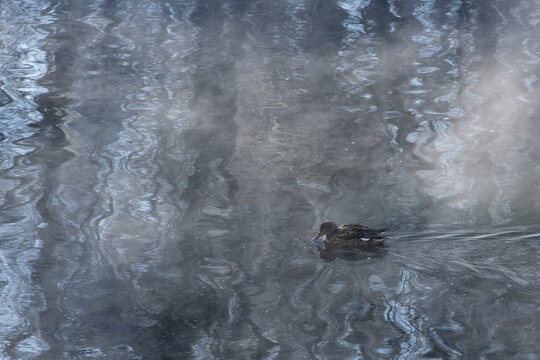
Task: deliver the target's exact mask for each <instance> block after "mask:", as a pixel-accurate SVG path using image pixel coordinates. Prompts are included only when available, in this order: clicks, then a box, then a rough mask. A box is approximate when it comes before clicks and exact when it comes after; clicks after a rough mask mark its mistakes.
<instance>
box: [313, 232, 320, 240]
mask: <svg viewBox="0 0 540 360" xmlns="http://www.w3.org/2000/svg"><path fill="white" fill-rule="evenodd" d="M321 236H322V233H319V234H317V236H315V237H314V238H313V240H311V241H316V240H317V239H318V238H320V237H321Z"/></svg>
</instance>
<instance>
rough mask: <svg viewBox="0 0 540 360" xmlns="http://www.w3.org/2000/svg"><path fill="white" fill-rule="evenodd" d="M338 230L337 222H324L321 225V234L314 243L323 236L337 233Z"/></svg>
mask: <svg viewBox="0 0 540 360" xmlns="http://www.w3.org/2000/svg"><path fill="white" fill-rule="evenodd" d="M336 230H337V225H336V223H335V222H333V221H330V220H326V221H323V222H322V223H321V229H320V231H319V234H318V235H317V236H316V237H315V239H313V241H315V240H317V239H318V238H320V237H321V236H323V235H330V234H333V233H334V232H336Z"/></svg>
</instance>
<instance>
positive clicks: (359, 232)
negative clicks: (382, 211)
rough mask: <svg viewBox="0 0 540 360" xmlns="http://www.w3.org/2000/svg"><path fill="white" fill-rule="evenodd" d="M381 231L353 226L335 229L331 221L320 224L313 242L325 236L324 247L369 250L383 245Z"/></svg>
mask: <svg viewBox="0 0 540 360" xmlns="http://www.w3.org/2000/svg"><path fill="white" fill-rule="evenodd" d="M383 231H384V230H377V229H372V228H370V227H367V226H364V225H355V224H345V225H341V226H340V227H337V225H336V224H335V223H334V222H332V221H324V222H323V223H322V224H321V230H320V232H319V234H318V235H317V237H315V239H313V240H317V239H318V238H320V237H321V236H325V239H324V245H325V246H326V247H333V248H343V249H369V248H373V247H375V246H377V245H382V244H383V242H384V239H385V238H384V237H383V236H382V235H381V234H382V232H383Z"/></svg>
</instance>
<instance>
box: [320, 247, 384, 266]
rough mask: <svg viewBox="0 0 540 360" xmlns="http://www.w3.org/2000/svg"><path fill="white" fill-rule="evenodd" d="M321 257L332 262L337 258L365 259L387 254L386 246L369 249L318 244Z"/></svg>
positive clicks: (348, 259) (349, 259)
mask: <svg viewBox="0 0 540 360" xmlns="http://www.w3.org/2000/svg"><path fill="white" fill-rule="evenodd" d="M317 250H319V257H320V258H321V260H323V261H325V262H332V261H334V260H336V258H340V259H343V260H347V261H357V260H365V259H369V258H374V257H381V256H383V255H384V254H385V250H384V247H382V246H381V247H372V248H369V249H364V250H359V249H343V248H339V247H334V246H329V245H328V244H326V245H322V246H321V245H317Z"/></svg>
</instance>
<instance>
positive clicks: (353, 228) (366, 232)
mask: <svg viewBox="0 0 540 360" xmlns="http://www.w3.org/2000/svg"><path fill="white" fill-rule="evenodd" d="M383 231H384V230H377V229H372V228H370V227H368V226H364V225H356V224H345V225H341V226H340V227H338V229H337V231H336V236H337V237H339V238H341V239H343V240H348V239H362V240H364V239H365V241H368V240H370V239H383V238H384V237H383V236H382V235H381V233H382V232H383Z"/></svg>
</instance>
